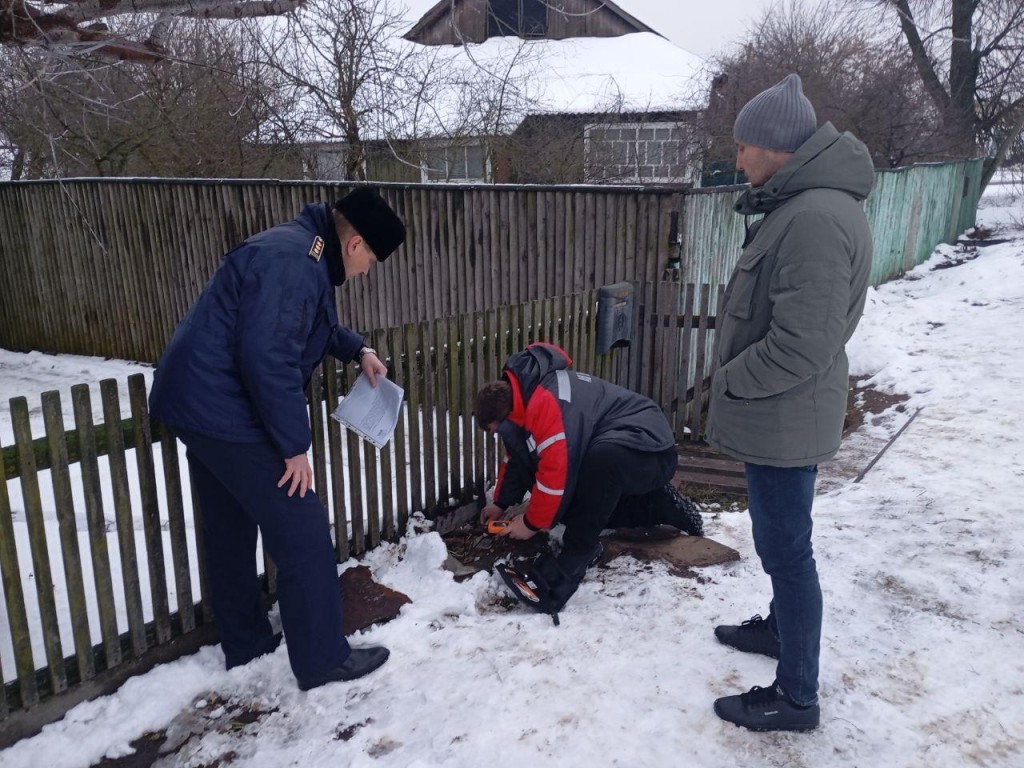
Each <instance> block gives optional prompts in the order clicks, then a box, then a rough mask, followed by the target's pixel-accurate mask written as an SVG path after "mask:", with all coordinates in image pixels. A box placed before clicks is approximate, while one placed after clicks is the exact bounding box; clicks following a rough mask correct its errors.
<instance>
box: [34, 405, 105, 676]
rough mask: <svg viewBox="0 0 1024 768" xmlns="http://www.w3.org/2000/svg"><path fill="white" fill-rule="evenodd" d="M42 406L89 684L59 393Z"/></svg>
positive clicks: (75, 627) (79, 650)
mask: <svg viewBox="0 0 1024 768" xmlns="http://www.w3.org/2000/svg"><path fill="white" fill-rule="evenodd" d="M42 403H43V421H44V424H45V425H46V441H47V445H48V447H49V452H50V479H51V480H52V482H53V498H54V502H55V504H56V507H57V521H58V525H59V528H60V548H61V554H62V555H63V558H64V580H65V583H66V584H67V588H68V605H69V607H70V608H71V628H72V637H73V638H74V642H75V657H76V658H77V660H78V675H79V679H81V680H89V679H90V678H91V677H92V676H93V675H94V674H95V671H96V670H95V665H94V664H93V659H92V637H91V635H90V633H89V613H88V611H87V610H86V602H85V584H84V581H83V578H82V556H81V553H80V552H79V550H78V527H77V526H76V525H75V501H74V498H73V496H72V493H71V477H70V474H69V472H68V444H67V438H66V437H65V429H64V418H63V416H62V410H61V406H60V393H59V392H56V391H51V392H44V393H43V395H42Z"/></svg>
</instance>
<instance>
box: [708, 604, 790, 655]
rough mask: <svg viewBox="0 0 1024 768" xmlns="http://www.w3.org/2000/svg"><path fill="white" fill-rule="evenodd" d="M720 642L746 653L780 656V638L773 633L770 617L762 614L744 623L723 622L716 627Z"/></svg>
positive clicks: (716, 634)
mask: <svg viewBox="0 0 1024 768" xmlns="http://www.w3.org/2000/svg"><path fill="white" fill-rule="evenodd" d="M715 637H717V638H718V642H720V643H722V644H723V645H728V646H729V647H730V648H735V649H736V650H737V651H743V652H744V653H760V654H763V655H764V656H768V657H769V658H772V659H777V658H779V640H778V638H777V637H775V635H773V634H772V629H771V624H770V622H769V621H768V619H762V618H761V616H760V615H757V616H754V617H752V618H749V619H747V620H746V621H744V622H743V623H742V624H738V625H737V624H722V625H721V626H718V627H715Z"/></svg>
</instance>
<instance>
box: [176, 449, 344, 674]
mask: <svg viewBox="0 0 1024 768" xmlns="http://www.w3.org/2000/svg"><path fill="white" fill-rule="evenodd" d="M178 437H179V438H180V439H181V441H182V442H183V443H184V444H185V447H186V448H187V449H188V452H187V456H188V465H189V471H190V473H191V476H192V484H193V487H194V488H195V489H196V492H197V494H198V496H199V505H200V509H201V512H202V520H203V524H202V530H203V547H204V560H205V563H206V574H207V582H208V587H209V590H210V595H209V599H210V602H211V603H212V606H213V612H214V619H215V621H216V623H217V628H218V629H219V630H220V637H221V647H222V648H223V650H224V657H225V662H226V665H227V667H228V668H229V669H230V668H231V667H234V666H238V665H240V664H245V663H247V662H249V661H250V660H252V659H254V658H256V657H257V656H260V655H262V654H264V653H267V652H268V651H270V650H273V648H274V647H275V645H276V641H275V638H274V637H273V633H272V631H271V628H270V623H269V622H268V620H267V615H266V611H265V610H264V609H263V605H262V599H261V591H260V582H259V578H258V576H257V562H256V533H257V528H258V529H259V531H260V532H261V533H262V535H263V547H264V549H265V550H266V551H267V552H268V553H269V554H270V556H271V557H272V558H273V560H274V564H275V565H276V566H277V568H278V575H277V597H278V603H279V606H280V610H281V623H282V625H283V628H284V636H285V641H286V643H287V647H288V659H289V661H290V662H291V666H292V671H293V672H294V673H295V677H296V678H298V679H299V680H300V681H301V680H304V679H311V678H317V677H320V676H322V675H324V674H325V673H327V672H329V671H330V670H332V669H334V668H335V667H337V666H338V665H340V664H341V663H342V662H344V661H345V659H347V658H348V655H349V653H350V651H351V649H350V648H349V645H348V642H347V641H346V640H345V635H344V633H343V631H342V604H341V590H340V587H339V583H338V569H337V565H336V560H335V555H334V547H333V545H332V544H331V534H330V527H329V523H328V520H327V515H326V514H325V513H324V509H323V507H322V506H321V504H320V500H319V499H318V498H317V495H316V494H315V493H314V492H313V491H312V490H310V491H307V492H306V496H305V498H299V494H298V491H296V492H295V494H294V495H293V496H291V497H290V498H289V496H288V494H287V492H288V485H287V484H286V485H285V486H284V487H282V488H278V487H277V483H278V481H279V480H280V479H281V475H283V474H284V469H285V468H284V462H283V461H282V459H281V457H280V455H279V452H278V451H277V449H276V448H274V446H273V445H272V444H271V443H270V442H269V441H267V442H263V443H232V442H226V441H224V440H217V439H214V438H210V437H205V436H202V435H195V434H181V433H179V434H178ZM203 597H204V600H205V599H206V597H207V596H206V595H204V596H203Z"/></svg>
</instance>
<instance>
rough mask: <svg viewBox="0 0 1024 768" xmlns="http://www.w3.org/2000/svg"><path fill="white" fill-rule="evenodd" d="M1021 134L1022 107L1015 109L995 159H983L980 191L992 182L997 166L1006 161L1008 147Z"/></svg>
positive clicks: (1022, 127)
mask: <svg viewBox="0 0 1024 768" xmlns="http://www.w3.org/2000/svg"><path fill="white" fill-rule="evenodd" d="M1021 132H1024V106H1021V107H1018V108H1017V116H1016V119H1015V120H1014V122H1013V125H1012V126H1011V128H1010V130H1008V131H1007V132H1006V135H1005V136H1003V140H1002V141H1001V142H999V146H998V147H997V148H996V154H995V157H988V158H986V159H985V165H984V168H983V170H982V173H981V191H982V192H984V191H985V187H987V186H988V183H989V182H990V181H992V176H993V175H994V174H995V172H996V171H997V170H998V168H999V166H1000V165H1002V163H1003V160H1005V159H1006V154H1007V153H1008V152H1009V151H1010V147H1012V146H1013V143H1014V142H1015V141H1016V140H1017V137H1018V136H1020V134H1021Z"/></svg>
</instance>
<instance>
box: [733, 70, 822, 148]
mask: <svg viewBox="0 0 1024 768" xmlns="http://www.w3.org/2000/svg"><path fill="white" fill-rule="evenodd" d="M816 130H818V118H817V116H816V115H815V114H814V107H813V106H811V102H809V101H808V100H807V97H806V96H804V91H803V86H802V84H801V83H800V75H797V74H793V75H786V77H785V78H784V79H783V80H782V82H781V83H779V84H777V85H773V86H772V87H771V88H769V89H768V90H766V91H761V93H759V94H757V96H755V97H754V98H752V99H751V100H750V101H748V102H747V103H746V105H745V106H744V107H743V109H741V110H740V113H739V114H738V115H737V116H736V124H735V125H734V126H733V129H732V135H733V138H735V139H736V141H737V142H738V143H740V144H750V145H753V146H755V147H764V148H765V149H774V150H778V151H779V152H796V150H797V149H798V148H799V147H800V145H801V144H803V143H804V142H805V141H807V140H808V139H809V138H811V136H812V135H813V134H814V132H815V131H816Z"/></svg>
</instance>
